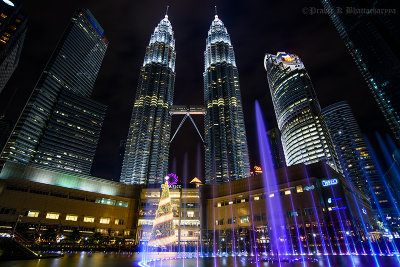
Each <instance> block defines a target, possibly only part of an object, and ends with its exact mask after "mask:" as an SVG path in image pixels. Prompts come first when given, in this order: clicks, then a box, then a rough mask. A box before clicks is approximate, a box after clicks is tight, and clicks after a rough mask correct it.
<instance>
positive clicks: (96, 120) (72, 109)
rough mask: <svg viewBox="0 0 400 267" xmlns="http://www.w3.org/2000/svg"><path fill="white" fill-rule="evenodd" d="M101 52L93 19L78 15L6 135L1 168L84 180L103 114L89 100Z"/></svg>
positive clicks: (103, 43) (84, 13) (99, 33)
mask: <svg viewBox="0 0 400 267" xmlns="http://www.w3.org/2000/svg"><path fill="white" fill-rule="evenodd" d="M107 47H108V41H107V39H106V38H105V37H104V35H103V29H102V28H101V27H100V25H99V23H98V22H97V20H96V19H95V18H94V16H93V14H92V13H91V12H90V11H89V10H87V9H82V10H78V11H77V12H76V13H75V14H74V15H73V17H72V19H71V22H70V23H69V25H68V27H67V29H66V31H65V32H64V34H63V36H62V38H61V40H60V41H59V43H58V45H57V47H56V49H55V51H54V52H53V54H52V57H51V58H50V60H49V62H48V64H47V66H46V67H45V70H44V71H43V73H42V75H41V76H40V78H39V81H38V83H37V84H36V86H35V88H34V90H33V92H32V94H31V96H30V98H29V100H28V103H27V104H26V106H25V108H24V110H23V112H22V114H21V116H20V117H19V119H18V121H17V124H16V126H15V128H14V129H13V131H12V133H11V137H10V138H9V140H8V142H7V144H6V146H5V148H4V150H3V152H2V154H1V163H2V164H3V163H5V162H7V161H10V162H15V163H20V164H30V163H34V164H38V165H42V166H47V167H50V168H54V169H59V170H64V171H72V172H77V173H83V174H90V169H91V166H92V162H93V158H94V154H95V151H96V148H97V143H98V140H99V136H100V132H101V128H102V124H103V120H104V116H105V112H106V106H105V105H103V104H101V103H98V102H96V101H94V100H93V99H91V98H90V95H91V93H92V90H93V87H94V83H95V81H96V78H97V74H98V72H99V69H100V66H101V63H102V61H103V58H104V55H105V52H106V50H107Z"/></svg>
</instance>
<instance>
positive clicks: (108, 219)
mask: <svg viewBox="0 0 400 267" xmlns="http://www.w3.org/2000/svg"><path fill="white" fill-rule="evenodd" d="M100 223H102V224H109V223H110V218H103V217H101V218H100Z"/></svg>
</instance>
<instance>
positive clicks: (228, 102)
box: [203, 15, 250, 183]
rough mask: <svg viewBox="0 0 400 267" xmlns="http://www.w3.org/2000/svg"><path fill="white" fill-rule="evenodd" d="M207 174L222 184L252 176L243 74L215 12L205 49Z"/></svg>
mask: <svg viewBox="0 0 400 267" xmlns="http://www.w3.org/2000/svg"><path fill="white" fill-rule="evenodd" d="M204 61H205V64H204V74H203V76H204V103H205V106H206V109H207V112H206V115H205V127H204V128H205V142H206V148H205V175H206V182H207V183H221V182H225V181H231V180H236V179H240V178H244V177H248V176H249V175H250V164H249V155H248V149H247V138H246V130H245V125H244V118H243V110H242V100H241V94H240V87H239V74H238V70H237V66H236V62H235V54H234V52H233V47H232V44H231V40H230V36H229V34H228V32H227V30H226V28H225V26H224V24H223V23H222V21H221V20H220V19H219V18H218V16H217V15H215V19H214V20H213V22H212V23H211V27H210V30H209V31H208V37H207V42H206V50H205V52H204Z"/></svg>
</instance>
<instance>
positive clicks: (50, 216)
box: [46, 212, 60, 220]
mask: <svg viewBox="0 0 400 267" xmlns="http://www.w3.org/2000/svg"><path fill="white" fill-rule="evenodd" d="M59 217H60V213H56V212H48V213H47V214H46V219H50V220H58V218H59Z"/></svg>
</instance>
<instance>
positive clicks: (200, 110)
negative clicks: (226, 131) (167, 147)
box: [169, 106, 206, 143]
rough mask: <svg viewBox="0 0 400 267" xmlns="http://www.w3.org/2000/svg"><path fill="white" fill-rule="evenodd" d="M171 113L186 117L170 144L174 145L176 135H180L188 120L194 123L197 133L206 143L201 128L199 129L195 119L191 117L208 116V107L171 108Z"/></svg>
mask: <svg viewBox="0 0 400 267" xmlns="http://www.w3.org/2000/svg"><path fill="white" fill-rule="evenodd" d="M169 113H170V114H171V115H185V116H184V117H183V119H182V121H181V123H180V124H179V126H178V128H177V129H176V131H175V133H174V135H173V136H172V138H171V140H170V141H169V143H172V141H173V140H174V138H175V136H176V134H177V133H178V131H179V129H180V128H181V127H182V125H183V123H184V122H185V120H186V119H187V118H189V119H190V121H191V122H192V123H193V126H194V128H196V131H197V133H198V134H199V136H200V139H201V141H203V143H204V138H203V136H202V135H201V133H200V131H199V128H197V126H196V123H195V122H194V120H193V118H192V116H191V115H203V116H204V115H205V114H206V107H205V106H171V107H170V108H169Z"/></svg>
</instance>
